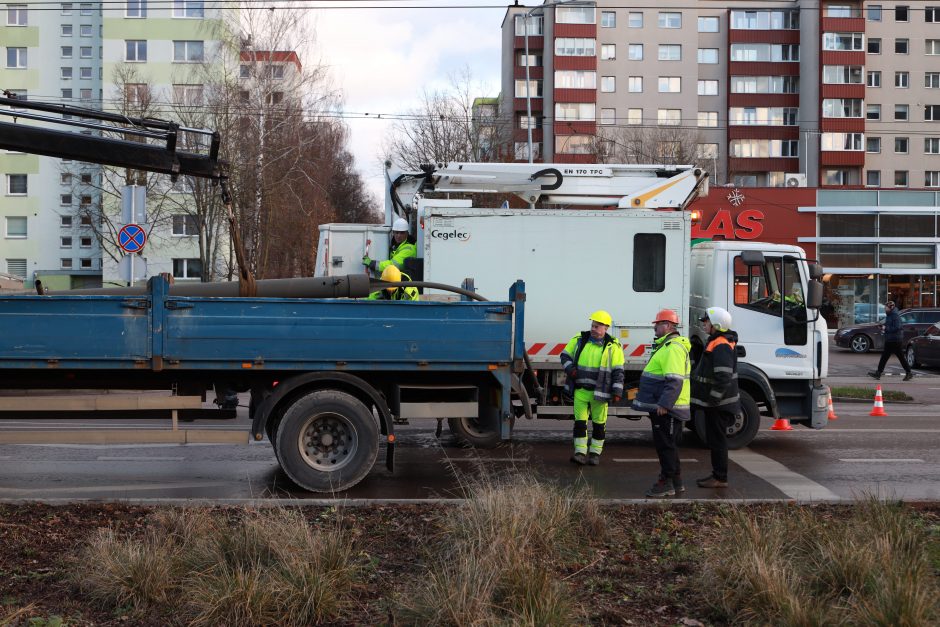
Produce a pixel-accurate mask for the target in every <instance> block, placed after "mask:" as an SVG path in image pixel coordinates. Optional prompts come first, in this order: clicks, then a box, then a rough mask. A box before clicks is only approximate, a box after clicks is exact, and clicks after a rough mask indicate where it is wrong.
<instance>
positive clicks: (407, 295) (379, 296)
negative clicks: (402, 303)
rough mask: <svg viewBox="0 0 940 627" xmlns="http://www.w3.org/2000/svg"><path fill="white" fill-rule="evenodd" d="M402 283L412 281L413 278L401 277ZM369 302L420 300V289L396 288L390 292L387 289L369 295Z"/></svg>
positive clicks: (403, 275) (405, 275)
mask: <svg viewBox="0 0 940 627" xmlns="http://www.w3.org/2000/svg"><path fill="white" fill-rule="evenodd" d="M401 280H402V281H410V280H411V277H410V276H408V275H407V274H404V273H403V274H402V275H401ZM367 300H418V288H416V287H396V288H395V289H394V290H392V291H391V292H389V291H388V290H387V289H385V290H379V291H378V292H372V293H371V294H369V298H368V299H367Z"/></svg>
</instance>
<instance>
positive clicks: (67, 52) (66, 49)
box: [60, 46, 72, 59]
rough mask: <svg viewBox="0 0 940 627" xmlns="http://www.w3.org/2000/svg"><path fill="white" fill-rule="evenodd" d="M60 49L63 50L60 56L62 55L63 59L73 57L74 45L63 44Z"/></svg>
mask: <svg viewBox="0 0 940 627" xmlns="http://www.w3.org/2000/svg"><path fill="white" fill-rule="evenodd" d="M60 50H61V54H60V56H61V57H62V58H63V59H71V58H72V46H62V48H61V49H60Z"/></svg>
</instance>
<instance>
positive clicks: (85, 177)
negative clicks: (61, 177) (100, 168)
mask: <svg viewBox="0 0 940 627" xmlns="http://www.w3.org/2000/svg"><path fill="white" fill-rule="evenodd" d="M80 180H81V182H82V185H91V174H82V175H81V179H80Z"/></svg>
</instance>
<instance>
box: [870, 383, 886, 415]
mask: <svg viewBox="0 0 940 627" xmlns="http://www.w3.org/2000/svg"><path fill="white" fill-rule="evenodd" d="M868 415H869V416H887V415H888V414H886V413H885V401H884V398H882V396H881V385H879V386H878V387H877V388H875V406H874V407H872V408H871V413H870V414H868Z"/></svg>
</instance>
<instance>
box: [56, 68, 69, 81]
mask: <svg viewBox="0 0 940 627" xmlns="http://www.w3.org/2000/svg"><path fill="white" fill-rule="evenodd" d="M59 78H60V79H62V80H64V81H67V80H69V79H70V78H72V68H71V67H62V68H59Z"/></svg>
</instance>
